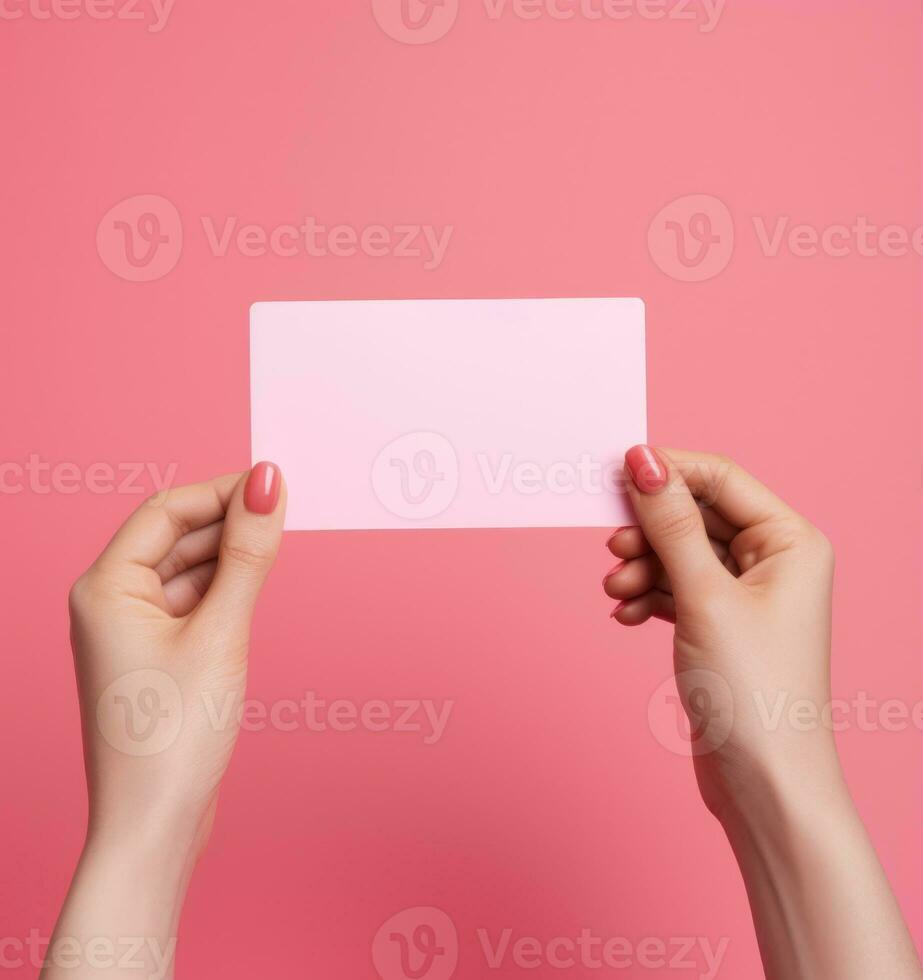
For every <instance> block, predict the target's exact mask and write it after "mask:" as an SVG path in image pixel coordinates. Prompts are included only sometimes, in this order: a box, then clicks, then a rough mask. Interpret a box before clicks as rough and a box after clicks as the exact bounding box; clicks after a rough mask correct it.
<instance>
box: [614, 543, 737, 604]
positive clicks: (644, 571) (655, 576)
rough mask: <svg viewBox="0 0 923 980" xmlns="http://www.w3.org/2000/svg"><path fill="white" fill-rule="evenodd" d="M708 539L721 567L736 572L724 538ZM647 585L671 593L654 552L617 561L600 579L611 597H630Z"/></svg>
mask: <svg viewBox="0 0 923 980" xmlns="http://www.w3.org/2000/svg"><path fill="white" fill-rule="evenodd" d="M708 543H709V544H710V545H711V549H712V551H713V552H714V553H715V556H716V557H717V558H718V560H719V561H720V562H721V563H722V564H723V565H724V567H725V568H727V569H728V571H730V572H731V574H733V575H737V574H738V570H737V566H736V563H735V562H734V559H733V557H732V556H731V553H730V549H729V548H728V546H727V545H726V544H725V543H724V542H723V541H713V540H712V539H711V538H709V539H708ZM649 589H659V590H660V591H661V592H667V593H670V594H672V592H673V587H672V585H671V584H670V578H669V576H668V575H667V573H666V571H665V570H664V567H663V564H662V563H661V561H660V559H659V558H658V557H657V556H656V555H655V554H653V553H650V554H647V555H642V556H641V557H640V558H635V559H633V560H631V561H626V562H622V563H621V564H619V565H616V567H615V568H613V569H612V571H610V572H608V573H607V574H606V576H605V578H604V579H603V590H604V591H605V593H606V595H608V596H610V597H611V598H612V599H631V598H633V597H634V596H639V595H642V594H643V593H645V592H647V591H648V590H649Z"/></svg>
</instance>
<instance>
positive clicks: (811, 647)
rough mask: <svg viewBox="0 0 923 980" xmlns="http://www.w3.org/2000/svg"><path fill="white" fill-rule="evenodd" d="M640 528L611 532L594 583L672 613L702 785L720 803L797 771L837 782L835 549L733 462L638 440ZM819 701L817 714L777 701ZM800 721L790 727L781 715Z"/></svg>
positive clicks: (634, 453) (626, 609) (623, 613)
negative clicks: (829, 720) (810, 718)
mask: <svg viewBox="0 0 923 980" xmlns="http://www.w3.org/2000/svg"><path fill="white" fill-rule="evenodd" d="M626 469H627V471H628V476H629V477H630V479H629V480H627V481H626V482H627V485H628V488H629V493H630V495H631V500H632V504H633V505H634V508H635V512H636V514H637V516H638V520H639V522H640V524H641V527H628V528H622V529H620V530H618V531H616V532H615V533H614V534H613V535H612V537H611V538H610V539H609V549H610V550H611V551H612V553H613V554H614V555H616V556H617V557H618V558H621V559H623V561H622V563H621V564H620V565H618V566H617V567H616V568H615V569H613V570H612V571H611V572H610V573H609V574H608V575H607V576H606V579H605V582H604V586H605V591H606V593H607V594H608V595H609V596H611V597H613V598H617V599H621V600H623V601H622V603H621V604H620V605H619V606H618V607H617V608H616V610H615V611H614V613H613V616H614V618H615V619H616V620H617V621H618V622H619V623H622V624H623V625H626V626H634V625H637V624H639V623H641V622H643V621H644V620H646V619H647V618H648V617H650V616H658V617H660V618H663V619H667V620H669V621H671V622H675V623H676V631H675V637H674V665H675V670H676V676H677V683H678V686H679V692H680V698H681V700H682V703H683V706H684V707H685V708H686V710H687V713H688V714H689V716H690V725H691V729H692V735H693V741H692V747H693V754H694V756H695V761H696V773H697V776H698V778H699V784H700V788H701V791H702V795H703V797H704V799H705V802H706V804H707V805H708V807H709V808H710V809H711V810H712V811H713V812H714V813H716V814H717V815H719V816H720V815H721V813H722V811H723V809H724V808H725V807H727V806H729V805H731V806H733V805H734V804H735V803H737V802H739V801H740V800H741V799H742V797H744V796H745V795H746V794H747V793H749V792H750V791H752V790H758V789H759V788H760V786H761V785H764V784H765V783H766V782H767V781H768V783H770V784H775V783H776V782H780V781H781V782H784V781H785V780H786V779H787V778H789V777H790V776H791V774H792V773H794V772H800V773H804V774H805V775H806V776H807V775H810V778H811V779H812V780H815V781H818V780H819V781H821V782H822V783H824V784H827V785H836V784H837V782H838V779H839V763H838V760H837V754H836V747H835V744H834V739H833V733H832V730H831V728H830V726H829V725H825V724H823V723H821V719H820V714H821V710H822V709H823V708H824V706H827V705H829V703H830V669H829V664H830V618H831V617H830V610H831V595H832V583H833V565H834V561H833V549H832V548H831V546H830V543H829V541H828V540H827V539H826V538H825V537H824V535H823V534H822V533H821V532H820V531H819V530H817V528H816V527H814V526H813V525H811V524H810V523H809V522H808V521H807V520H805V519H804V518H803V517H801V516H800V515H799V514H797V513H796V512H795V511H794V510H792V508H791V507H789V506H788V505H787V504H785V503H783V501H781V500H780V499H779V498H778V497H776V496H775V495H774V494H773V493H771V492H770V491H769V490H768V489H767V488H766V487H764V486H763V485H762V484H761V483H759V482H758V481H757V480H756V479H755V478H754V477H752V476H750V474H749V473H747V472H745V471H744V470H743V469H741V468H740V467H739V466H738V465H737V464H735V463H734V462H732V461H731V460H729V459H727V458H725V457H721V456H708V455H704V454H701V453H690V452H680V451H678V450H672V449H670V450H658V449H652V448H651V447H647V446H639V447H635V448H634V449H632V450H630V451H629V453H628V454H627V457H626ZM796 702H808V703H810V704H811V705H814V706H816V707H817V711H818V723H817V724H816V725H812V724H810V722H809V723H808V724H804V723H803V718H802V721H801V722H797V719H791V718H789V715H788V714H787V712H786V711H783V712H782V713H781V714H779V713H778V710H777V709H778V706H779V705H783V704H784V706H785V708H786V709H787V708H789V707H790V706H791V705H792V704H793V703H796ZM793 720H794V721H796V722H797V723H796V724H795V725H794V726H793V725H792V724H790V722H791V721H793Z"/></svg>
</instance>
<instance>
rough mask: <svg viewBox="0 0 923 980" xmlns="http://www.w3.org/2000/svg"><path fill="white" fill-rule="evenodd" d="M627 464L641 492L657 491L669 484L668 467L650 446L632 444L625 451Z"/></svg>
mask: <svg viewBox="0 0 923 980" xmlns="http://www.w3.org/2000/svg"><path fill="white" fill-rule="evenodd" d="M625 465H626V466H627V467H628V472H629V473H630V474H631V478H632V480H633V481H634V484H635V486H636V487H637V488H638V489H639V490H640V491H641V493H656V492H657V491H658V490H662V489H663V488H664V487H665V486H666V485H667V470H666V467H665V466H664V465H663V463H661V462H660V457H659V456H658V455H657V452H656V450H654V449H651V447H650V446H632V447H631V449H629V450H628V452H627V453H625Z"/></svg>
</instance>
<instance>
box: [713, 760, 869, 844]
mask: <svg viewBox="0 0 923 980" xmlns="http://www.w3.org/2000/svg"><path fill="white" fill-rule="evenodd" d="M854 810H855V806H854V804H853V801H852V797H851V796H850V794H849V789H848V787H847V785H846V781H845V778H844V776H843V771H842V769H841V767H840V761H839V757H838V755H837V753H836V749H835V747H834V746H833V745H832V743H831V745H830V747H821V748H820V750H819V751H818V752H816V753H814V754H803V755H801V756H800V757H799V758H797V759H792V758H781V759H779V758H774V759H771V760H767V761H765V762H762V763H760V764H756V765H754V766H753V770H752V773H751V777H750V778H748V779H747V780H746V783H745V786H744V787H743V788H741V789H740V790H739V791H738V792H736V793H735V794H733V795H730V796H728V797H727V798H726V800H725V802H724V803H723V805H722V807H721V809H720V811H719V812H718V813H717V814H716V815H717V817H718V819H719V821H720V823H721V825H722V827H723V828H724V830H725V832H726V833H727V834H728V837H729V838H731V841H732V843H733V840H734V839H735V837H740V836H750V835H753V834H756V835H759V836H764V837H766V838H767V839H777V838H778V839H781V840H791V839H793V838H795V837H797V836H798V834H799V833H800V831H801V830H802V829H803V828H814V832H815V833H816V832H817V829H818V828H819V827H821V826H824V825H829V823H830V822H831V821H836V820H838V819H839V818H840V817H842V816H844V815H848V814H852V813H853V812H854Z"/></svg>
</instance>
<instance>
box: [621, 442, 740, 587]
mask: <svg viewBox="0 0 923 980" xmlns="http://www.w3.org/2000/svg"><path fill="white" fill-rule="evenodd" d="M625 469H626V471H627V475H628V477H629V479H628V480H627V481H626V484H627V489H628V493H629V494H630V496H631V502H632V504H633V505H634V510H635V514H636V516H637V518H638V520H639V521H640V524H641V528H642V530H643V531H644V536H645V537H646V538H647V540H648V541H649V542H650V543H651V547H652V548H653V549H654V551H655V552H656V553H657V556H658V557H659V558H660V560H661V562H662V563H663V567H664V568H665V569H666V572H667V575H669V577H670V582H671V584H672V586H673V594H674V595H676V596H677V597H678V598H680V599H683V598H688V599H690V600H691V601H695V599H696V598H697V597H698V596H701V595H703V594H705V593H706V592H708V591H710V590H711V589H712V588H713V587H714V585H715V584H716V583H718V582H719V581H720V582H722V583H723V579H724V578H726V577H727V572H726V570H725V569H724V568H723V567H722V565H721V562H720V561H718V559H717V558H716V557H715V553H714V551H713V550H712V548H711V545H710V544H709V541H708V535H707V534H706V532H705V522H704V520H703V518H702V514H701V512H700V511H699V508H698V505H697V504H696V502H695V500H694V499H693V496H692V494H691V493H690V492H689V488H688V487H687V486H686V484H685V482H684V480H683V478H682V475H681V474H680V472H679V470H678V469H677V468H676V466H675V465H673V463H672V462H671V461H670V460H669V458H668V457H666V456H664V455H661V454H660V453H658V452H657V450H655V449H652V448H651V447H650V446H634V447H633V448H631V449H629V450H628V452H627V453H626V454H625ZM719 576H721V577H722V578H720V579H719Z"/></svg>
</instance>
